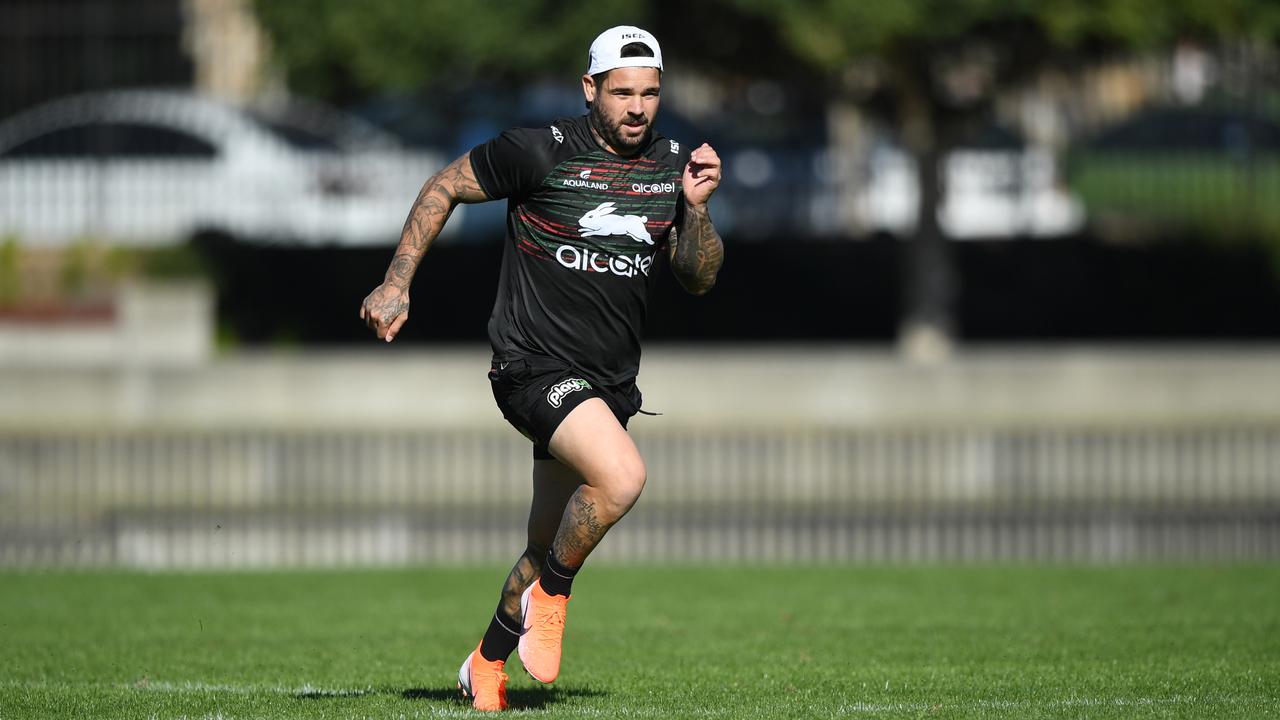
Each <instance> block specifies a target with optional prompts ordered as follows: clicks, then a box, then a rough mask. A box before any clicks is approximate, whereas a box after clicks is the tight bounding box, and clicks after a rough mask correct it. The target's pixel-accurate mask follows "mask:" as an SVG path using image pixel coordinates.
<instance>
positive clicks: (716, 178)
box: [684, 143, 720, 207]
mask: <svg viewBox="0 0 1280 720" xmlns="http://www.w3.org/2000/svg"><path fill="white" fill-rule="evenodd" d="M717 187H720V156H719V155H717V154H716V151H715V149H714V148H712V147H711V146H710V145H708V144H706V143H702V145H701V146H700V147H697V148H694V150H693V152H692V153H690V155H689V164H688V165H686V166H685V168H684V199H685V201H686V202H688V203H689V204H690V205H694V206H698V207H701V206H703V205H706V204H707V201H708V200H710V199H711V193H713V192H715V191H716V188H717Z"/></svg>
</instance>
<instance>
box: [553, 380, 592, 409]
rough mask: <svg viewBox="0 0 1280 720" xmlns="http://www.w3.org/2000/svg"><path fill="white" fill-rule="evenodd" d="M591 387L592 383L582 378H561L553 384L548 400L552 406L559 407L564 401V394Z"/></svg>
mask: <svg viewBox="0 0 1280 720" xmlns="http://www.w3.org/2000/svg"><path fill="white" fill-rule="evenodd" d="M589 389H591V383H589V382H587V381H586V380H583V379H581V378H569V379H568V380H561V381H560V382H558V383H556V384H555V385H552V386H551V391H550V392H548V393H547V402H549V403H551V407H555V408H558V407H560V403H562V402H564V396H565V395H568V394H569V393H572V392H578V391H579V390H589Z"/></svg>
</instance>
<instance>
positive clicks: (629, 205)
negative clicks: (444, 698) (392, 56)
mask: <svg viewBox="0 0 1280 720" xmlns="http://www.w3.org/2000/svg"><path fill="white" fill-rule="evenodd" d="M661 79H662V51H661V50H660V49H659V47H658V41H657V40H656V39H654V37H653V36H652V35H651V34H649V33H648V32H646V31H644V30H641V29H639V28H636V27H630V26H620V27H615V28H611V29H609V30H606V31H604V32H603V33H601V34H600V36H599V37H597V38H596V40H595V42H593V43H592V44H591V51H590V57H589V62H588V67H587V72H586V74H585V75H583V76H582V92H583V95H584V97H585V99H586V104H587V108H588V112H587V114H586V115H584V116H580V117H576V118H565V119H560V120H556V121H555V122H553V123H552V124H550V125H548V126H545V127H541V128H536V129H514V130H508V131H506V132H504V133H502V134H500V135H499V136H498V137H496V138H494V139H492V140H490V141H488V142H486V143H484V144H482V145H479V146H477V147H476V148H474V149H472V150H471V151H470V152H468V153H467V154H465V155H463V156H462V157H460V158H458V159H457V160H455V161H454V162H453V163H452V164H451V165H449V166H448V167H446V168H445V169H444V170H442V171H440V172H439V173H438V174H436V175H435V176H434V177H432V178H431V179H430V180H428V181H427V182H426V184H425V185H424V186H423V188H422V191H421V192H420V193H419V194H418V199H417V200H416V201H415V202H414V205H413V207H412V209H411V210H410V212H409V217H408V220H406V221H405V226H404V231H403V233H402V235H401V238H400V245H399V247H398V248H397V249H396V253H395V256H394V257H393V258H392V261H391V266H390V268H389V269H388V270H387V273H386V277H385V279H384V281H383V283H382V284H381V285H379V286H378V287H377V288H376V289H374V291H373V292H372V293H370V294H369V296H368V297H367V298H365V300H364V304H363V306H362V307H361V308H360V317H361V318H363V319H364V320H365V322H366V323H367V324H368V325H369V327H370V328H372V329H373V330H375V331H376V332H377V335H378V337H379V338H380V339H385V340H386V341H387V342H390V341H391V340H392V339H393V338H394V337H395V336H396V334H397V333H398V332H400V329H401V327H403V325H404V323H405V322H406V321H407V320H408V319H409V285H410V283H411V281H412V280H413V275H414V273H415V272H416V271H417V268H418V264H419V262H420V261H421V260H422V257H423V255H424V254H425V253H426V251H427V249H428V248H429V247H430V245H431V243H432V241H434V240H435V238H436V236H437V235H438V234H439V232H440V229H441V228H442V227H443V226H444V223H445V221H446V220H447V219H448V217H449V213H450V212H452V210H453V208H454V206H456V205H457V204H458V203H460V202H463V203H477V202H484V201H486V200H497V199H500V198H506V200H507V238H506V244H505V248H504V250H503V257H502V269H501V274H500V277H499V286H498V294H497V299H496V301H495V302H494V307H493V314H492V315H491V316H490V318H489V327H488V330H489V339H490V342H491V344H492V345H493V364H492V366H491V368H490V370H489V380H490V382H491V384H492V387H493V395H494V398H495V399H496V400H497V404H498V407H499V408H500V409H501V410H502V414H503V416H504V417H506V419H507V421H508V422H510V423H511V424H512V425H513V426H514V427H515V428H516V429H517V430H519V431H520V432H521V433H523V434H524V435H525V436H527V437H528V438H529V439H531V440H532V441H533V504H532V507H531V508H530V511H529V524H528V546H527V547H526V548H525V550H524V553H523V554H522V555H521V556H520V558H519V559H518V560H517V561H516V563H515V566H514V567H513V568H512V569H511V573H510V574H509V575H508V576H507V580H506V583H505V585H503V588H502V595H501V599H500V601H499V602H498V607H497V610H496V611H495V612H494V615H493V619H492V620H491V621H490V623H489V627H488V629H487V630H486V632H485V633H484V636H483V639H482V640H481V641H480V644H479V645H478V646H477V647H476V649H475V650H474V651H473V652H472V653H471V654H470V655H469V656H467V659H466V661H465V662H463V664H462V667H461V669H460V670H459V672H458V683H459V686H460V687H461V688H462V691H463V695H464V696H465V697H467V698H468V699H471V700H472V704H473V705H474V706H475V707H476V708H478V709H481V710H501V709H504V708H505V707H506V706H507V699H506V681H507V676H506V675H505V674H504V673H503V666H504V664H505V662H506V660H507V658H508V657H509V656H510V655H511V652H512V650H515V649H517V648H518V649H519V655H520V661H521V663H522V664H523V665H524V668H525V670H526V671H527V672H528V673H529V674H530V675H532V676H533V677H534V678H535V679H537V680H539V681H541V682H544V683H550V682H552V681H554V680H555V679H556V676H557V675H558V674H559V672H560V642H561V637H562V635H563V633H564V623H565V611H566V608H567V605H568V602H569V597H570V590H571V588H572V584H573V578H574V576H575V575H576V574H577V573H578V570H579V569H581V567H582V564H583V563H584V562H585V561H586V559H587V556H588V555H590V554H591V551H592V550H593V549H595V547H596V546H597V545H598V544H599V543H600V541H601V539H603V538H604V535H605V533H606V532H608V530H609V528H610V527H612V526H613V525H614V523H616V522H618V520H620V519H621V518H622V516H623V515H625V514H626V513H627V511H628V510H630V509H631V506H632V505H634V504H635V502H636V499H637V498H639V496H640V491H641V490H642V489H643V488H644V483H645V465H644V460H643V459H642V458H641V457H640V453H639V451H638V450H637V449H636V446H635V443H633V442H632V440H631V437H630V436H629V435H628V434H627V432H626V427H627V421H628V420H629V419H630V418H631V417H632V416H633V415H634V414H635V413H637V412H639V411H640V405H641V395H640V391H639V390H638V389H637V388H636V383H635V378H636V375H637V374H638V372H639V369H640V332H641V329H642V327H643V326H644V319H645V303H646V299H647V297H648V293H649V290H650V288H651V287H652V284H653V281H654V279H655V277H656V273H655V272H654V270H655V267H654V266H655V264H656V260H657V259H658V257H659V253H665V254H666V259H667V261H668V262H669V263H670V266H671V270H672V271H673V273H674V274H675V276H676V278H677V279H678V280H679V282H680V283H681V285H682V286H683V287H684V288H685V289H686V290H688V291H689V292H691V293H693V294H695V295H702V294H704V293H706V292H707V291H708V290H710V289H711V287H712V285H714V284H715V281H716V274H717V273H718V272H719V270H720V265H721V263H722V261H723V258H724V245H723V244H722V243H721V240H720V237H719V235H718V234H717V233H716V230H715V228H714V227H713V226H712V224H711V218H710V216H709V215H708V214H707V201H708V200H710V198H711V194H712V193H713V192H715V189H716V187H717V186H718V185H719V184H720V177H721V166H720V158H719V157H718V156H717V155H716V151H715V150H714V149H712V148H711V146H709V145H706V144H703V145H702V146H700V147H697V148H689V147H688V146H686V145H682V144H681V143H678V142H676V141H675V140H670V139H667V138H664V137H660V136H658V135H657V134H656V133H655V132H654V130H653V120H654V117H655V116H656V115H657V113H658V104H659V98H660V90H661Z"/></svg>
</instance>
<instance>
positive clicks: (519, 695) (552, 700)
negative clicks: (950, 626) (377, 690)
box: [400, 686, 605, 710]
mask: <svg viewBox="0 0 1280 720" xmlns="http://www.w3.org/2000/svg"><path fill="white" fill-rule="evenodd" d="M400 696H401V697H403V698H404V699H406V700H452V701H454V702H458V703H462V702H464V701H463V699H462V692H461V691H460V690H458V689H457V688H411V689H409V690H405V691H404V692H402V693H400ZM604 696H605V692H604V691H603V690H595V689H593V688H585V687H572V686H570V687H551V688H545V687H539V688H516V689H509V690H507V702H508V703H510V704H511V709H512V710H536V709H538V708H542V707H546V706H548V705H554V704H556V703H558V702H562V701H564V700H567V699H569V698H597V697H604Z"/></svg>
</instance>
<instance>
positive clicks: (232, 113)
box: [0, 0, 1280, 568]
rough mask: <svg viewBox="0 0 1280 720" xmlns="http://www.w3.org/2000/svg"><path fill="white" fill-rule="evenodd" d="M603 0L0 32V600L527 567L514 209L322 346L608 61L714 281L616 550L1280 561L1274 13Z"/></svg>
mask: <svg viewBox="0 0 1280 720" xmlns="http://www.w3.org/2000/svg"><path fill="white" fill-rule="evenodd" d="M633 5H634V4H628V3H621V2H612V0H601V1H599V2H593V3H590V4H586V3H581V4H572V3H571V4H569V5H567V6H566V5H565V4H563V3H520V4H500V3H475V4H461V5H459V4H449V3H442V2H420V1H418V0H376V1H375V0H370V1H369V2H365V3H342V2H337V1H330V0H307V1H305V2H283V1H282V0H257V2H254V1H253V0H65V1H63V2H59V3H46V2H36V1H34V0H0V37H3V38H4V42H3V43H0V377H2V378H3V379H2V380H0V564H3V565H22V566H27V565H72V566H85V565H122V566H138V567H149V568H158V567H207V566H248V565H254V566H257V565H295V564H304V565H315V564H322V565H323V564H389V563H390V564H396V563H418V562H471V561H499V560H505V559H507V558H508V557H509V556H510V555H511V554H512V553H513V552H515V551H517V550H518V549H519V548H520V547H522V546H523V539H522V536H521V533H520V528H521V527H522V526H523V524H522V519H521V518H522V515H523V513H524V512H525V511H526V503H527V495H528V489H527V479H526V478H527V472H528V464H529V450H528V447H527V443H526V442H525V441H524V440H523V439H522V438H520V437H519V436H518V435H516V434H515V433H513V432H511V431H510V430H509V428H508V427H507V426H506V425H505V423H504V422H503V421H502V418H501V415H500V413H498V411H497V410H496V409H495V408H494V407H493V405H492V400H491V397H490V394H489V389H488V386H487V380H486V378H485V374H484V373H485V370H486V369H487V365H486V363H487V359H488V348H487V345H486V343H485V336H484V328H485V321H486V319H487V317H488V313H489V310H490V307H491V304H492V300H493V292H494V287H495V282H496V279H497V267H498V265H497V263H498V258H499V253H500V249H501V242H502V236H503V230H504V207H503V204H502V203H489V204H486V205H475V206H468V207H466V208H462V209H460V211H459V212H456V213H455V215H454V216H453V218H452V219H451V221H450V224H449V226H448V228H447V231H446V233H445V234H444V235H443V236H442V237H441V239H440V241H439V242H438V243H437V245H436V246H435V247H433V249H432V251H431V253H430V256H429V258H428V260H427V261H426V262H425V263H424V265H423V268H422V270H421V272H420V273H419V277H418V279H417V282H416V283H415V287H414V297H413V300H414V315H413V320H412V321H411V322H410V324H409V325H408V327H406V329H405V331H404V332H403V333H402V334H401V335H400V337H399V338H398V339H397V341H396V343H395V344H394V345H392V346H383V345H382V344H380V343H375V342H373V341H372V339H371V337H370V336H369V333H368V331H367V330H366V329H365V328H364V326H363V325H362V324H361V323H360V322H359V320H358V318H357V317H356V310H357V308H358V306H359V303H360V301H361V300H362V298H363V297H364V295H365V294H366V293H367V292H368V291H369V290H370V289H372V288H373V287H374V286H375V285H376V284H377V282H379V281H380V278H381V277H382V273H383V271H384V269H385V267H386V263H387V261H388V260H389V257H390V254H391V250H392V248H393V247H394V244H395V242H396V241H397V239H398V235H399V229H400V226H401V224H402V222H403V218H404V216H405V214H406V213H407V211H408V209H409V205H410V203H411V202H412V200H413V198H414V197H415V195H416V193H417V191H418V188H419V187H420V186H421V184H422V182H423V181H424V180H425V179H426V178H427V177H429V176H430V175H431V173H433V172H434V171H435V170H436V169H438V168H440V167H442V166H443V165H444V164H445V163H446V162H448V161H449V160H451V159H452V158H454V157H456V156H457V155H459V154H461V153H462V152H465V151H466V150H468V149H469V148H471V147H472V146H474V145H475V144H477V143H479V142H482V141H484V140H486V139H487V138H489V137H491V136H492V135H493V134H495V133H497V132H499V131H501V130H502V129H504V128H506V127H510V126H515V125H541V124H544V123H546V122H549V121H551V120H553V119H554V118H556V117H561V116H565V115H576V114H579V113H581V112H582V105H581V102H582V100H581V94H580V90H579V88H578V77H579V74H580V73H581V71H582V67H583V66H584V63H585V54H586V47H587V46H588V45H589V43H590V40H591V39H592V38H593V37H594V36H595V34H596V33H597V32H598V31H599V30H600V29H603V28H604V27H607V26H609V25H614V24H619V23H624V22H625V23H634V24H640V25H643V26H646V27H648V28H650V29H652V30H653V31H654V32H655V33H656V34H657V36H658V37H659V38H660V39H661V40H662V41H663V43H664V55H665V56H666V57H667V60H668V67H667V73H666V75H665V76H664V80H663V84H664V87H663V104H662V110H661V113H660V116H659V118H658V127H659V129H660V130H662V131H664V132H665V133H666V134H668V135H670V136H672V137H674V138H676V139H679V140H681V141H682V142H691V143H700V142H702V141H704V140H705V141H708V142H711V143H712V144H713V145H714V146H715V147H716V148H717V149H718V151H719V152H720V154H721V156H722V157H723V158H724V160H725V166H726V172H727V175H726V179H725V183H724V185H723V186H722V187H721V189H720V190H719V191H718V192H717V194H716V196H715V200H714V202H713V208H712V212H713V216H714V217H715V220H716V224H717V226H718V227H719V228H720V229H721V230H722V233H723V234H724V235H725V238H726V245H727V260H728V261H727V263H726V266H725V269H724V272H723V273H722V276H721V281H720V283H719V285H718V286H717V288H716V289H715V291H714V292H713V293H711V294H710V295H709V296H707V297H705V298H692V297H688V296H685V295H684V294H683V293H682V292H681V291H680V290H679V289H678V286H677V285H676V284H675V283H674V282H672V281H671V279H670V278H664V279H663V280H662V281H660V282H659V283H658V287H657V289H656V291H655V295H654V296H653V298H652V300H651V313H650V321H649V326H648V328H647V334H648V338H649V341H648V345H647V346H646V354H645V362H644V367H643V369H642V375H641V377H640V384H641V386H642V387H643V388H644V390H645V393H646V407H647V408H651V409H654V410H657V411H660V412H662V413H663V416H662V417H661V418H639V419H637V421H636V422H635V423H634V426H633V433H634V435H635V437H636V438H637V441H638V443H639V444H640V446H641V449H642V451H643V452H644V454H645V456H646V458H647V459H648V462H649V469H650V480H651V481H650V483H649V484H648V487H647V489H646V495H645V498H644V500H643V501H642V502H641V503H640V504H639V506H637V508H636V509H635V510H634V511H633V514H632V516H630V517H629V518H628V519H627V520H626V521H625V522H624V523H622V524H621V525H619V526H618V528H617V529H616V530H615V531H613V533H611V535H610V539H609V540H608V541H607V542H606V543H605V544H604V545H603V546H602V548H601V554H602V555H603V556H605V557H608V558H612V559H614V560H618V561H622V560H637V561H644V560H670V561H681V560H687V561H753V560H757V559H764V560H766V561H770V562H807V561H859V562H884V561H916V562H945V561H991V560H1017V561H1072V562H1075V561H1085V562H1128V561H1147V560H1178V561H1182V560H1222V561H1241V560H1259V559H1274V558H1276V557H1278V556H1280V347H1277V346H1276V345H1275V343H1276V340H1277V339H1278V338H1280V313H1277V312H1276V308H1277V307H1278V305H1280V15H1278V14H1277V13H1276V11H1275V10H1274V8H1273V7H1272V6H1271V4H1270V3H1269V2H1267V1H1266V0H1231V1H1230V2H1224V3H1221V4H1219V5H1215V6H1214V7H1213V8H1210V7H1209V6H1205V5H1203V4H1200V3H1194V2H1170V3H1164V4H1161V5H1160V6H1159V7H1152V6H1149V5H1148V4H1147V3H1142V2H1137V1H1136V0H1108V1H1107V2H1090V3H1085V2H1079V3H1073V2H1067V3H1053V4H1044V5H1043V7H1033V6H1024V4H1018V3H1009V4H1008V6H1007V7H1004V6H1000V5H999V4H974V6H973V7H968V6H961V5H960V4H956V5H952V4H946V3H942V4H938V3H932V2H927V1H925V0H920V1H918V2H917V1H912V2H900V3H896V4H892V6H888V5H882V4H867V3H855V2H846V1H844V0H820V1H817V2H812V3H787V2H782V1H781V0H779V1H778V2H752V3H745V2H735V1H733V0H717V1H715V2H706V3H698V4H696V5H695V6H693V7H685V6H684V5H678V4H676V3H673V2H665V1H658V2H654V3H650V4H648V5H647V6H644V7H639V8H637V7H634V6H633ZM979 6H981V7H979ZM707 28H711V29H712V30H711V31H710V32H708V31H707V30H706V29H707Z"/></svg>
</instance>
